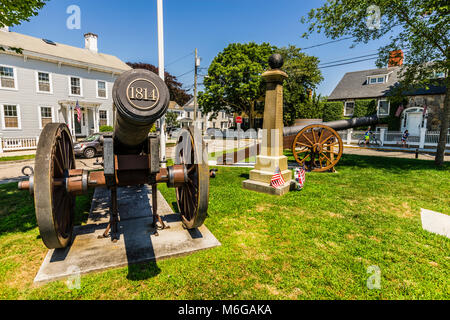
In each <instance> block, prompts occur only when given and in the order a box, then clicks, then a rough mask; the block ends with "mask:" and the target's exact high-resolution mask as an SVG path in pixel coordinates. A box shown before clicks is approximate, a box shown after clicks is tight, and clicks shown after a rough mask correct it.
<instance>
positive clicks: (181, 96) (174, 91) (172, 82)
mask: <svg viewBox="0 0 450 320" xmlns="http://www.w3.org/2000/svg"><path fill="white" fill-rule="evenodd" d="M127 64H128V65H129V66H130V67H131V68H133V69H146V70H149V71H151V72H153V73H156V74H158V73H159V68H158V67H155V66H154V65H152V64H149V63H143V62H136V63H133V62H127ZM164 79H165V82H166V85H167V87H168V88H169V92H170V100H172V101H175V102H176V103H178V105H180V106H184V105H185V104H186V103H187V102H188V101H189V100H190V99H191V98H192V95H190V94H188V93H187V92H186V90H184V89H183V88H182V86H183V84H182V83H180V82H178V79H177V78H176V77H175V76H173V75H171V74H170V73H168V72H167V71H166V72H165V73H164Z"/></svg>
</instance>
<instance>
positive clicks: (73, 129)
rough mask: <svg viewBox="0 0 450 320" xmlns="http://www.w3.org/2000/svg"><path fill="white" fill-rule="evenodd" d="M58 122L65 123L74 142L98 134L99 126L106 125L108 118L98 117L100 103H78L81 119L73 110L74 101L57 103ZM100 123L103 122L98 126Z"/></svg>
mask: <svg viewBox="0 0 450 320" xmlns="http://www.w3.org/2000/svg"><path fill="white" fill-rule="evenodd" d="M58 103H59V105H60V106H61V109H60V110H59V121H60V122H63V123H66V124H67V126H68V127H69V130H70V133H71V134H72V137H73V138H74V140H76V139H78V138H85V137H87V136H89V135H91V134H93V133H95V132H99V127H100V125H108V117H107V116H106V119H104V118H105V117H104V116H103V117H102V118H101V116H100V110H99V108H100V106H101V104H100V103H95V102H85V101H78V105H79V106H80V109H81V119H80V121H78V114H77V111H76V109H75V106H76V103H77V102H76V101H69V100H64V101H59V102H58ZM100 122H104V123H102V124H100Z"/></svg>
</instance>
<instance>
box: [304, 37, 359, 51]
mask: <svg viewBox="0 0 450 320" xmlns="http://www.w3.org/2000/svg"><path fill="white" fill-rule="evenodd" d="M353 38H354V37H347V38H342V39H338V40H332V41H327V42H323V43H319V44H316V45H313V46H310V47H306V48H300V49H302V50H306V49H311V48H316V47H321V46H324V45H327V44H330V43H334V42H339V41H344V40H349V39H353Z"/></svg>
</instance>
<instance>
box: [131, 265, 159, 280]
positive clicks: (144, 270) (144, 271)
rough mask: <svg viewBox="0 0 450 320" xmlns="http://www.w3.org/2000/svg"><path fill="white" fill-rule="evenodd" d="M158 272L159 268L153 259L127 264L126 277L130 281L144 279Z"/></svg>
mask: <svg viewBox="0 0 450 320" xmlns="http://www.w3.org/2000/svg"><path fill="white" fill-rule="evenodd" d="M160 273H161V269H160V268H159V267H158V265H157V264H156V262H155V261H149V262H144V263H138V264H131V265H129V266H128V275H127V279H128V280H131V281H140V280H146V279H150V278H153V277H156V276H157V275H158V274H160Z"/></svg>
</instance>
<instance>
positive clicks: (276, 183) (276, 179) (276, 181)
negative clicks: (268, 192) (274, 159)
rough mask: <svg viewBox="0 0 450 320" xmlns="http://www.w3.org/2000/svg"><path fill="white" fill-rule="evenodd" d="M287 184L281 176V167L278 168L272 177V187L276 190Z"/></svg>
mask: <svg viewBox="0 0 450 320" xmlns="http://www.w3.org/2000/svg"><path fill="white" fill-rule="evenodd" d="M285 183H286V182H285V181H284V179H283V176H282V175H281V170H280V168H279V167H277V170H275V174H274V175H273V177H272V180H270V185H271V186H272V187H274V188H278V187H281V186H283V185H284V184H285Z"/></svg>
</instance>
